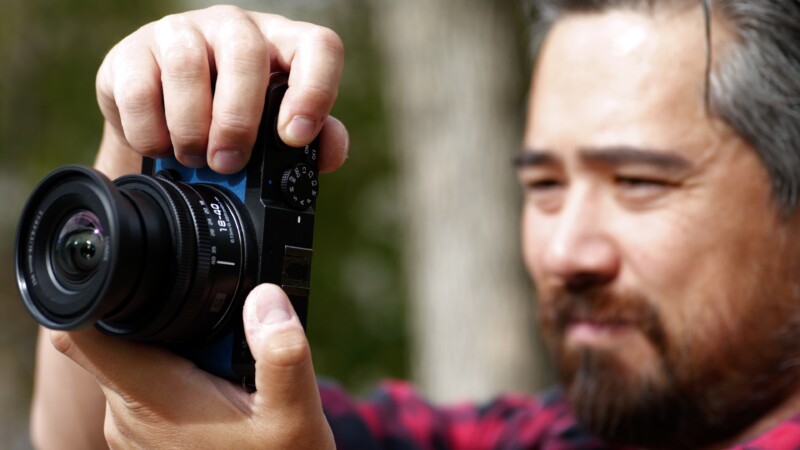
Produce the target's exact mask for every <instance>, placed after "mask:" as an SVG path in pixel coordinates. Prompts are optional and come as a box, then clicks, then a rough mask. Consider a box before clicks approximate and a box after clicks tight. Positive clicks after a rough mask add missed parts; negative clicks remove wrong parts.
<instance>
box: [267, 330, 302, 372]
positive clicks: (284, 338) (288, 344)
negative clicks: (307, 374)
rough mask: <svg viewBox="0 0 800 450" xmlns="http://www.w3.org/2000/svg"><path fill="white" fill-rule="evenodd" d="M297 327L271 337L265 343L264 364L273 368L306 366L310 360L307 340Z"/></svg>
mask: <svg viewBox="0 0 800 450" xmlns="http://www.w3.org/2000/svg"><path fill="white" fill-rule="evenodd" d="M298 328H299V324H298V327H291V328H287V329H286V330H284V331H282V332H281V333H279V334H277V335H275V336H271V337H270V339H269V340H268V342H267V352H266V362H267V363H269V364H270V365H273V366H278V367H290V366H299V365H302V364H306V363H307V362H308V361H310V360H311V349H310V348H309V346H308V340H307V339H306V337H305V335H304V334H303V331H302V329H298Z"/></svg>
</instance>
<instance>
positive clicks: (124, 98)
mask: <svg viewBox="0 0 800 450" xmlns="http://www.w3.org/2000/svg"><path fill="white" fill-rule="evenodd" d="M114 90H115V93H116V95H115V96H114V98H115V100H116V102H117V107H118V108H119V109H120V111H123V110H124V111H126V112H127V113H128V114H132V115H135V116H146V115H148V114H149V113H150V108H151V105H152V98H153V96H154V95H156V93H158V92H159V91H160V88H159V87H158V86H157V85H156V84H155V83H153V82H151V81H149V80H147V79H145V78H144V77H141V76H132V77H129V78H127V79H125V80H120V82H119V84H118V85H117V88H116V89H114Z"/></svg>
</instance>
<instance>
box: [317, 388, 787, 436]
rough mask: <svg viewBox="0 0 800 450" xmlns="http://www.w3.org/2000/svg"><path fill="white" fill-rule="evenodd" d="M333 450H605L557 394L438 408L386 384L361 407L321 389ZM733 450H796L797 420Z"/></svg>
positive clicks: (337, 392) (342, 394) (334, 390)
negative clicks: (332, 438)
mask: <svg viewBox="0 0 800 450" xmlns="http://www.w3.org/2000/svg"><path fill="white" fill-rule="evenodd" d="M320 393H321V395H322V403H323V405H324V407H325V415H326V416H327V418H328V422H329V423H330V425H331V428H332V429H333V434H334V437H335V439H336V446H337V448H338V450H412V449H413V450H444V449H451V450H467V449H469V450H488V449H503V450H522V449H541V450H574V449H582V450H583V449H611V448H614V447H612V446H609V445H608V444H605V443H604V442H603V441H602V440H600V439H597V438H595V437H593V436H591V435H590V434H589V433H588V432H586V431H585V430H583V429H582V428H581V426H580V425H579V424H578V422H577V421H576V420H575V417H574V416H573V415H572V413H571V412H570V410H569V408H568V407H567V405H566V403H565V401H564V400H563V398H562V396H561V395H560V394H559V393H558V392H557V391H553V392H552V393H549V394H546V395H543V396H541V397H535V398H534V397H526V396H503V397H501V398H498V399H497V400H494V401H492V402H490V403H488V404H485V405H482V406H475V405H469V404H467V405H461V406H454V407H447V408H436V407H434V406H432V405H430V404H429V403H427V402H426V401H425V400H423V399H422V398H421V397H420V396H419V395H418V394H417V393H416V392H415V391H414V390H413V389H412V388H411V386H410V385H409V384H407V383H404V382H397V381H391V382H386V383H384V384H382V385H381V387H380V388H379V389H378V390H377V391H376V392H375V393H374V394H373V395H372V396H371V397H370V398H369V399H368V400H366V401H361V402H356V401H354V400H353V399H352V398H351V397H349V396H348V395H347V393H346V392H345V391H344V390H342V389H341V388H339V387H337V386H335V385H332V384H328V383H323V384H321V385H320ZM732 448H733V449H735V450H761V449H800V414H798V415H796V416H795V417H793V418H791V419H790V420H787V421H785V422H783V423H781V424H780V425H778V426H776V427H774V428H773V429H772V430H770V431H768V432H767V433H764V434H763V435H761V436H759V437H757V438H755V439H753V440H751V441H749V442H746V443H742V444H739V445H736V446H734V447H732Z"/></svg>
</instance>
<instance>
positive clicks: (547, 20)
mask: <svg viewBox="0 0 800 450" xmlns="http://www.w3.org/2000/svg"><path fill="white" fill-rule="evenodd" d="M532 1H533V4H532V6H533V7H534V8H535V10H536V11H538V17H539V24H538V26H537V27H536V29H535V32H536V33H537V35H538V37H539V38H541V37H543V36H544V34H545V33H546V32H547V30H549V28H550V27H551V26H552V24H553V23H555V22H556V21H557V20H558V19H559V18H560V17H562V16H564V15H565V14H569V13H574V12H602V11H607V10H610V9H618V8H628V9H631V8H633V9H645V10H649V9H652V8H654V7H655V6H657V5H658V6H662V5H664V4H670V3H672V4H681V5H686V4H698V3H699V4H702V5H703V6H704V11H705V12H706V24H707V28H708V30H710V26H711V22H712V21H711V15H712V14H714V15H716V14H719V16H720V19H721V20H720V21H718V22H722V23H724V24H726V25H728V26H729V28H730V30H731V31H732V32H733V34H734V36H735V42H734V43H733V45H731V47H730V48H729V49H726V53H725V57H724V59H723V60H719V61H715V62H714V66H713V67H711V65H710V61H711V58H710V51H711V44H710V39H709V42H708V45H707V47H708V52H709V67H708V75H707V80H706V86H707V89H706V96H707V104H708V108H709V111H710V113H711V114H713V115H715V116H717V117H719V118H720V119H722V120H723V121H725V122H726V123H727V124H728V125H730V126H731V127H732V128H733V129H734V130H736V132H738V133H739V135H740V136H741V137H742V138H743V139H745V140H746V141H747V142H748V143H749V144H750V145H751V146H752V147H753V148H755V149H756V151H757V152H758V155H759V157H760V159H761V161H762V163H763V164H764V166H765V167H766V169H767V172H768V173H769V176H770V179H771V181H772V190H773V195H774V197H775V199H776V201H777V203H778V207H779V208H780V210H781V212H782V213H783V214H785V215H790V214H791V213H793V212H794V211H795V210H796V209H797V207H798V203H800V0H759V1H753V0H671V2H670V1H664V0H532ZM709 36H710V32H709ZM537 41H539V42H541V39H537Z"/></svg>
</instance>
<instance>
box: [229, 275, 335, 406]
mask: <svg viewBox="0 0 800 450" xmlns="http://www.w3.org/2000/svg"><path fill="white" fill-rule="evenodd" d="M243 320H244V329H245V334H246V335H247V342H248V344H249V345H250V351H251V352H252V354H253V358H254V359H255V360H256V390H257V392H256V394H255V398H254V400H255V405H254V406H255V407H256V408H258V409H261V411H259V412H261V413H263V414H266V415H270V416H277V417H276V419H278V421H280V419H286V418H288V417H291V416H292V415H293V414H295V413H296V414H303V415H308V414H314V415H316V414H319V415H322V406H321V402H320V398H319V390H318V388H317V381H316V377H315V376H314V367H313V365H312V363H311V350H310V349H309V346H308V340H307V339H306V335H305V332H304V331H303V326H302V325H301V324H300V319H299V318H298V317H297V314H296V313H295V311H294V309H293V308H292V304H291V303H290V302H289V298H288V297H287V296H286V294H285V293H284V292H283V290H281V288H279V287H278V286H276V285H273V284H262V285H260V286H258V287H256V288H255V289H253V291H252V292H251V293H250V295H249V296H248V297H247V301H246V302H245V305H244V317H243ZM262 408H263V409H262Z"/></svg>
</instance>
